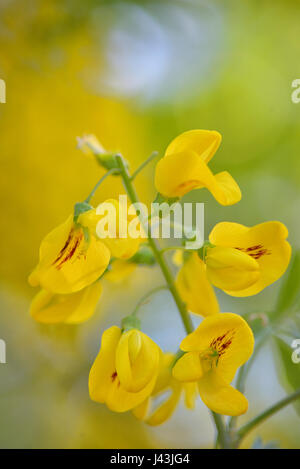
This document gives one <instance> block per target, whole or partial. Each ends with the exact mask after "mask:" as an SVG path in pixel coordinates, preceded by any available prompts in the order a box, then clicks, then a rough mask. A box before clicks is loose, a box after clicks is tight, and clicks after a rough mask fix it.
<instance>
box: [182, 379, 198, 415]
mask: <svg viewBox="0 0 300 469" xmlns="http://www.w3.org/2000/svg"><path fill="white" fill-rule="evenodd" d="M182 387H183V391H184V403H185V406H186V407H187V408H188V409H191V410H192V409H194V408H195V403H196V402H195V401H196V397H197V394H198V389H197V384H196V383H184V384H183V386H182Z"/></svg>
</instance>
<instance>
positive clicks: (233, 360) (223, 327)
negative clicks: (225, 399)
mask: <svg viewBox="0 0 300 469" xmlns="http://www.w3.org/2000/svg"><path fill="white" fill-rule="evenodd" d="M180 348H181V349H182V350H185V351H187V352H199V353H200V354H201V353H206V352H207V351H208V350H216V351H217V352H218V355H219V358H218V361H217V370H218V373H219V375H220V376H222V378H223V379H224V380H226V382H228V383H230V382H231V381H232V380H233V378H234V375H235V373H236V370H237V368H238V367H240V366H241V365H243V364H244V363H245V362H246V361H247V360H248V359H249V358H250V356H251V355H252V353H253V348H254V337H253V333H252V330H251V329H250V327H249V326H248V324H247V322H246V321H245V320H244V319H243V318H242V317H241V316H239V315H237V314H232V313H220V314H216V315H213V316H209V317H207V318H205V319H204V320H203V321H202V323H201V324H200V325H199V326H198V328H197V329H196V330H195V331H194V332H192V333H191V334H189V335H188V336H187V337H186V338H185V339H183V341H182V342H181V345H180Z"/></svg>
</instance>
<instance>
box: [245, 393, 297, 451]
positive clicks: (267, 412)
mask: <svg viewBox="0 0 300 469" xmlns="http://www.w3.org/2000/svg"><path fill="white" fill-rule="evenodd" d="M299 398H300V388H299V389H297V391H295V392H294V393H293V394H290V395H289V396H287V397H284V398H283V399H281V400H280V401H278V402H277V403H276V404H274V405H272V406H271V407H269V408H268V409H266V410H264V411H263V412H262V413H261V414H259V415H257V416H256V417H254V418H253V419H252V420H250V422H248V423H246V424H245V425H243V426H242V427H241V428H240V429H239V430H238V431H237V437H238V442H239V443H240V442H241V440H242V439H243V438H244V437H245V436H246V435H247V434H248V433H249V432H250V431H251V430H253V428H255V427H257V425H259V424H260V423H262V422H264V421H265V420H266V419H267V418H269V417H271V416H272V415H274V414H275V413H276V412H278V411H279V410H281V409H283V408H284V407H286V406H287V405H289V404H290V403H291V402H293V401H295V400H296V399H299Z"/></svg>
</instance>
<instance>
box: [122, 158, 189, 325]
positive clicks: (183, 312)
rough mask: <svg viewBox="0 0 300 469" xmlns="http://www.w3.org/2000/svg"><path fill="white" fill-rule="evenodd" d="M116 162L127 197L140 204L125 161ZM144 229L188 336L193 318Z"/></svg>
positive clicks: (156, 248)
mask: <svg viewBox="0 0 300 469" xmlns="http://www.w3.org/2000/svg"><path fill="white" fill-rule="evenodd" d="M116 161H117V162H118V165H119V168H120V173H121V176H122V179H123V184H124V187H125V189H126V192H127V195H128V197H129V199H130V201H131V203H132V204H138V203H139V199H138V196H137V194H136V191H135V189H134V187H133V185H132V178H131V176H130V174H129V173H128V170H127V168H126V166H125V164H124V160H123V158H122V156H121V155H117V156H116ZM140 220H141V223H142V224H144V221H143V218H142V216H140ZM144 229H145V231H146V232H147V235H148V243H149V246H150V247H151V249H152V251H153V253H154V256H155V258H156V261H157V263H158V264H159V266H160V268H161V271H162V273H163V275H164V277H165V280H166V282H167V284H168V287H169V290H170V292H171V294H172V296H173V298H174V301H175V303H176V305H177V308H178V311H179V313H180V316H181V319H182V322H183V325H184V327H185V330H186V332H187V334H190V333H191V332H193V330H194V327H193V323H192V320H191V318H190V316H189V314H188V312H187V309H186V306H185V304H184V302H183V301H182V300H181V298H180V295H179V293H178V291H177V288H176V286H175V283H174V280H173V276H172V273H171V271H170V268H169V266H168V264H167V263H166V261H165V259H164V257H163V255H162V253H161V251H160V249H159V246H158V245H157V243H156V240H155V239H153V238H152V237H151V228H149V226H147V228H145V227H144Z"/></svg>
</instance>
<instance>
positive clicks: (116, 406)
mask: <svg viewBox="0 0 300 469" xmlns="http://www.w3.org/2000/svg"><path fill="white" fill-rule="evenodd" d="M121 334H122V333H121V330H120V329H119V328H118V327H116V326H113V327H111V328H109V329H107V330H106V331H105V332H104V333H103V336H102V341H101V348H100V351H99V354H98V356H97V358H96V360H95V362H94V364H93V366H92V368H91V371H90V376H89V392H90V397H91V399H92V400H94V401H96V402H101V403H105V404H106V405H107V407H108V408H109V409H110V410H113V411H114V412H127V411H128V410H132V409H133V408H135V407H137V406H139V405H140V404H141V403H142V402H144V400H145V399H147V397H149V396H150V394H151V392H152V390H153V388H154V385H155V381H156V377H157V376H156V375H154V376H153V377H152V378H151V380H150V381H149V382H148V384H147V385H146V386H145V387H144V388H143V389H141V391H139V392H128V391H126V389H124V387H123V386H122V384H121V383H120V380H119V376H118V373H117V370H116V350H117V347H118V343H119V341H120V338H121Z"/></svg>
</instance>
